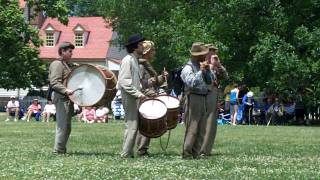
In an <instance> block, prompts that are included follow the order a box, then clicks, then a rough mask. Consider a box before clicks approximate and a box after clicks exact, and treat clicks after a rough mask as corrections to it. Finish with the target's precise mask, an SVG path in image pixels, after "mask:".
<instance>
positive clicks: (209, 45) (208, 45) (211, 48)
mask: <svg viewBox="0 0 320 180" xmlns="http://www.w3.org/2000/svg"><path fill="white" fill-rule="evenodd" d="M205 46H206V47H208V48H209V50H218V48H217V47H216V46H214V45H213V44H206V45H205Z"/></svg>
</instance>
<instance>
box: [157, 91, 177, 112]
mask: <svg viewBox="0 0 320 180" xmlns="http://www.w3.org/2000/svg"><path fill="white" fill-rule="evenodd" d="M160 96H169V97H172V98H174V99H176V100H178V102H179V106H178V107H175V108H168V107H167V105H166V103H164V104H165V105H166V107H167V109H170V110H173V109H179V107H180V100H179V99H178V98H177V97H174V96H172V95H166V94H161V95H158V96H157V97H156V99H157V98H158V97H160ZM159 100H160V99H159Z"/></svg>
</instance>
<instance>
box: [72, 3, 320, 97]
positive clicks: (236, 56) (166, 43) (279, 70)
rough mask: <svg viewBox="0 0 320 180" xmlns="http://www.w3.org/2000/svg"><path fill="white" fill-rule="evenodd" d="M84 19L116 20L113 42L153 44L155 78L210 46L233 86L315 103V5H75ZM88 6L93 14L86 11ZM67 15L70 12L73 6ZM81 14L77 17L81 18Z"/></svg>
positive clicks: (318, 8) (318, 20) (319, 16)
mask: <svg viewBox="0 0 320 180" xmlns="http://www.w3.org/2000/svg"><path fill="white" fill-rule="evenodd" d="M73 2H74V3H75V4H79V5H80V4H81V3H82V4H83V3H91V4H90V6H86V7H81V6H77V5H75V4H73V7H77V8H78V9H77V11H74V12H79V13H82V14H83V15H90V12H93V10H94V9H95V10H96V11H95V15H102V16H105V17H109V18H110V19H112V20H114V21H113V23H114V24H113V25H114V28H115V29H116V31H118V32H119V33H120V34H121V35H122V36H121V37H120V40H119V42H120V43H124V42H125V41H126V38H127V37H128V36H129V35H130V34H132V33H135V32H140V33H142V34H143V35H144V36H146V38H148V39H151V40H153V41H155V44H156V46H157V55H156V60H155V61H154V62H153V64H154V65H155V66H156V67H157V70H158V71H161V70H162V68H163V67H164V66H166V67H167V69H172V68H174V67H177V66H180V65H182V64H184V63H185V62H186V61H187V60H188V58H189V53H188V50H189V48H190V46H191V43H192V42H194V41H204V42H206V43H212V42H213V43H215V44H216V45H217V46H218V47H219V49H220V57H221V59H222V61H223V63H224V64H225V65H226V67H227V69H228V71H229V74H230V76H231V81H239V82H242V83H246V84H248V85H249V86H251V87H253V86H255V87H261V88H263V87H267V88H269V89H271V90H273V92H274V93H283V92H285V91H287V90H288V89H290V90H291V91H293V92H295V91H296V90H297V89H298V88H300V86H304V88H305V89H309V94H308V96H310V97H311V96H312V97H315V101H318V100H319V98H320V96H319V89H320V88H319V87H320V81H319V78H320V77H319V73H317V72H319V70H320V69H319V64H320V62H319V53H320V52H319V51H320V50H319V48H318V47H319V42H320V41H319V38H318V37H320V36H319V35H320V34H319V28H320V2H319V1H318V0H304V1H300V0H293V1H292V0H290V1H289V0H256V1H252V0H221V1H206V0H175V1H162V0H154V1H149V0H146V1H141V0H130V1H127V0H96V1H94V2H92V1H88V0H73ZM90 7H93V8H94V9H91V8H90ZM71 8H72V7H71ZM80 15H81V14H80Z"/></svg>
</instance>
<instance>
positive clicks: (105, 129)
mask: <svg viewBox="0 0 320 180" xmlns="http://www.w3.org/2000/svg"><path fill="white" fill-rule="evenodd" d="M123 129H124V124H123V123H122V122H111V123H108V124H83V123H78V122H74V123H73V127H72V133H71V138H70V140H69V144H68V152H69V154H67V155H54V154H52V153H51V152H52V147H53V142H54V133H55V123H54V122H50V123H49V124H48V123H37V122H31V123H26V122H23V121H20V122H16V123H15V122H4V118H1V117H0V162H1V163H0V179H318V178H319V177H320V172H319V169H320V158H319V157H320V156H319V154H320V132H319V130H320V127H303V126H300V127H298V126H278V127H277V126H271V127H265V126H235V127H234V126H219V127H218V134H217V140H216V144H215V148H214V154H213V156H211V157H209V158H208V159H200V160H183V159H181V156H180V153H181V148H182V142H183V134H184V126H183V125H178V127H177V128H176V129H174V130H173V131H172V132H171V139H170V143H169V146H168V149H167V151H166V152H163V151H162V150H161V148H160V145H159V144H160V143H159V138H158V139H154V140H152V143H151V145H150V148H151V149H150V153H151V156H150V157H146V158H134V159H122V158H120V156H119V153H120V150H121V146H122V135H123ZM166 135H167V134H165V135H164V137H163V140H164V141H165V140H166V139H165V137H166Z"/></svg>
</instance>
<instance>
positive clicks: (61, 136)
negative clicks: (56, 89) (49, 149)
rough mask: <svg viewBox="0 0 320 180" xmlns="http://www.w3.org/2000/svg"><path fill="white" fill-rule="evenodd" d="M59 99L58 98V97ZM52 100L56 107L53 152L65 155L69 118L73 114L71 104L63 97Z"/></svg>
mask: <svg viewBox="0 0 320 180" xmlns="http://www.w3.org/2000/svg"><path fill="white" fill-rule="evenodd" d="M59 97H60V96H59ZM59 97H58V98H54V104H55V106H56V111H57V112H56V121H57V124H56V137H55V143H54V151H55V152H60V153H65V152H66V151H67V148H66V145H67V142H68V139H69V136H70V133H71V118H72V114H73V103H71V102H70V101H68V100H66V99H64V98H63V97H60V98H59Z"/></svg>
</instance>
